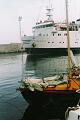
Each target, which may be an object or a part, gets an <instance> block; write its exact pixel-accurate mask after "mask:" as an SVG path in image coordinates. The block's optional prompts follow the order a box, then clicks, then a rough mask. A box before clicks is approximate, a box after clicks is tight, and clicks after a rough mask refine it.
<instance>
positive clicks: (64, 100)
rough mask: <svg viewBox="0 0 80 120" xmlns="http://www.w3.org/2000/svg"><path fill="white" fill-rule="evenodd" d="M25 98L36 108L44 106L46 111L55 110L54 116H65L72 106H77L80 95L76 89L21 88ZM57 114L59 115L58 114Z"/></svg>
mask: <svg viewBox="0 0 80 120" xmlns="http://www.w3.org/2000/svg"><path fill="white" fill-rule="evenodd" d="M20 91H21V93H22V96H23V97H24V99H25V100H26V101H27V102H28V103H29V104H30V105H31V106H33V107H35V108H42V109H45V110H46V111H49V112H50V110H51V112H52V111H53V113H52V114H53V116H54V117H57V116H58V117H63V118H64V114H65V111H66V110H67V108H68V107H69V106H70V107H72V106H76V105H77V103H78V101H79V95H78V94H77V93H76V92H75V91H71V90H70V91H67V90H59V91H51V92H41V91H34V92H32V91H27V90H26V89H20ZM56 115H57V116H56Z"/></svg>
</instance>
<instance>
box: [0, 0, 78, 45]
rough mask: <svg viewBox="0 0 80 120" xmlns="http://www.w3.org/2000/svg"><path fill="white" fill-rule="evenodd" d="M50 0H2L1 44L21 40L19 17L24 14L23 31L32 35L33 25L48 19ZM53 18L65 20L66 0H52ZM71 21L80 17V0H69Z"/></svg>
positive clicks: (0, 5) (56, 20)
mask: <svg viewBox="0 0 80 120" xmlns="http://www.w3.org/2000/svg"><path fill="white" fill-rule="evenodd" d="M48 4H49V0H0V44H8V43H14V42H16V43H17V42H21V40H20V34H19V30H20V29H19V21H18V17H19V16H22V21H21V33H22V35H23V34H26V35H32V27H33V26H34V25H35V23H36V22H37V21H39V20H43V19H46V11H45V9H46V7H47V6H48ZM51 4H52V7H53V11H52V13H53V20H54V21H55V22H61V21H64V20H65V18H66V15H65V0H51ZM68 11H69V21H73V20H77V19H78V18H80V0H68Z"/></svg>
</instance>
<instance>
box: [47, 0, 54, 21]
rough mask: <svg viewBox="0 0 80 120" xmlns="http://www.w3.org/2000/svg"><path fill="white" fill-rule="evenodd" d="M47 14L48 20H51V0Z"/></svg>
mask: <svg viewBox="0 0 80 120" xmlns="http://www.w3.org/2000/svg"><path fill="white" fill-rule="evenodd" d="M46 10H47V16H48V20H49V21H52V16H53V15H52V14H51V11H52V6H51V5H50V0H49V6H48V7H47V9H46Z"/></svg>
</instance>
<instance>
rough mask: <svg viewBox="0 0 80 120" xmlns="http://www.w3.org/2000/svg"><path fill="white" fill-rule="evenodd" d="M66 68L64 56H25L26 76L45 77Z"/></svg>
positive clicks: (63, 70)
mask: <svg viewBox="0 0 80 120" xmlns="http://www.w3.org/2000/svg"><path fill="white" fill-rule="evenodd" d="M66 70H67V57H66V56H61V57H48V56H46V57H41V56H38V57H37V56H27V58H26V64H25V74H26V76H27V77H47V76H51V75H54V74H59V73H65V72H66Z"/></svg>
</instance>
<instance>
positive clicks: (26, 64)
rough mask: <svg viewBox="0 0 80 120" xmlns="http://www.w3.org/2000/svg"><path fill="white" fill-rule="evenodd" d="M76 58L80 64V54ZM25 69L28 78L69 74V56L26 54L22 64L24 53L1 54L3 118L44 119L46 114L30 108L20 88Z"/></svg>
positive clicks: (0, 104) (0, 111)
mask: <svg viewBox="0 0 80 120" xmlns="http://www.w3.org/2000/svg"><path fill="white" fill-rule="evenodd" d="M75 57H76V58H77V59H76V60H77V61H78V62H79V63H80V61H79V58H80V55H79V54H78V55H76V56H75ZM22 68H23V70H22ZM22 71H23V77H24V78H26V79H29V78H32V77H37V78H43V77H47V76H52V75H55V74H62V73H66V72H67V56H61V57H52V56H37V57H36V56H35V57H34V56H27V54H24V55H23V65H22V55H21V54H16V53H12V54H0V120H11V119H12V120H45V118H44V113H41V112H40V111H37V110H33V109H32V108H30V107H29V104H28V103H27V102H26V101H25V100H24V98H23V97H22V95H21V93H20V92H19V91H18V90H17V88H18V87H19V85H20V80H21V79H22ZM37 112H38V113H37ZM53 119H54V118H50V119H49V118H46V120H53Z"/></svg>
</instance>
